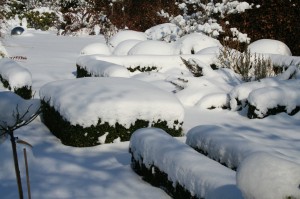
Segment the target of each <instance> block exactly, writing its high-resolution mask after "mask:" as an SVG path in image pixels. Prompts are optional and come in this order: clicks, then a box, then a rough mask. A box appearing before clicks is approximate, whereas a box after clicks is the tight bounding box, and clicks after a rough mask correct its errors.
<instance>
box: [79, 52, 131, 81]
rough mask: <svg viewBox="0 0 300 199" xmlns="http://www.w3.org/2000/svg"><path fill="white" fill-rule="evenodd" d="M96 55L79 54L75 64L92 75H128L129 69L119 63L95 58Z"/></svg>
mask: <svg viewBox="0 0 300 199" xmlns="http://www.w3.org/2000/svg"><path fill="white" fill-rule="evenodd" d="M96 58H97V56H81V57H79V58H78V59H77V61H76V63H77V66H79V67H80V68H82V69H83V70H85V71H86V72H88V73H89V74H90V75H91V76H93V77H129V76H130V74H129V71H128V70H127V69H126V68H125V67H124V66H121V65H118V64H114V63H111V62H106V61H101V60H97V59H96Z"/></svg>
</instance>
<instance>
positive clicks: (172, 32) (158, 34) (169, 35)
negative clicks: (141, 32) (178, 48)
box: [145, 23, 183, 42]
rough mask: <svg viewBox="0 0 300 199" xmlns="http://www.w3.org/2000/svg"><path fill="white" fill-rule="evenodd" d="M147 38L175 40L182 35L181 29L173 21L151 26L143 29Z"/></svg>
mask: <svg viewBox="0 0 300 199" xmlns="http://www.w3.org/2000/svg"><path fill="white" fill-rule="evenodd" d="M145 33H146V35H147V38H148V39H149V40H159V41H166V42H173V41H176V40H178V39H179V38H180V36H182V34H183V33H182V30H180V28H179V27H178V26H176V25H175V24H173V23H164V24H159V25H156V26H153V27H151V28H149V29H148V30H146V31H145Z"/></svg>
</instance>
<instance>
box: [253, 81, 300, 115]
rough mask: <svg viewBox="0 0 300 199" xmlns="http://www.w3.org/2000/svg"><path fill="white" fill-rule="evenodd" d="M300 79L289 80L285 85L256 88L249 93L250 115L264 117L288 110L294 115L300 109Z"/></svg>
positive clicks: (287, 111)
mask: <svg viewBox="0 0 300 199" xmlns="http://www.w3.org/2000/svg"><path fill="white" fill-rule="evenodd" d="M299 84H300V80H289V81H288V82H287V83H286V84H285V85H280V86H272V87H264V88H260V89H256V90H254V91H252V92H251V93H250V94H249V97H248V103H249V109H248V117H249V118H264V117H266V116H268V115H275V114H277V113H280V112H286V113H288V114H289V115H294V114H296V113H297V112H298V111H299V110H300V86H299Z"/></svg>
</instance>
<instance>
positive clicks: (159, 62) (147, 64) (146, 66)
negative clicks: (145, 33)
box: [76, 54, 215, 72]
mask: <svg viewBox="0 0 300 199" xmlns="http://www.w3.org/2000/svg"><path fill="white" fill-rule="evenodd" d="M181 58H183V59H185V60H188V59H190V58H193V59H198V60H201V61H202V62H204V63H206V64H208V65H210V64H213V63H214V60H215V55H214V54H205V55H180V56H179V55H165V56H161V55H130V56H103V55H86V56H81V57H78V59H77V61H76V64H77V65H79V66H80V67H81V68H83V67H84V66H86V63H88V62H89V61H90V60H89V59H91V60H101V61H105V62H110V63H114V64H117V65H121V66H124V67H125V68H127V69H128V70H129V71H131V72H134V71H137V70H139V71H149V70H154V71H158V72H166V71H169V70H174V69H179V70H184V71H188V69H187V68H186V66H185V65H184V63H183V62H182V59H181Z"/></svg>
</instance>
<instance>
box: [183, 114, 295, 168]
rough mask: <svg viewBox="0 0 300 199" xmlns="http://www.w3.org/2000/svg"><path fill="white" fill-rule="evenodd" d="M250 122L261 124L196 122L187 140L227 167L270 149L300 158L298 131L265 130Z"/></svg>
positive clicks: (235, 166)
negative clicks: (240, 124) (244, 125)
mask: <svg viewBox="0 0 300 199" xmlns="http://www.w3.org/2000/svg"><path fill="white" fill-rule="evenodd" d="M270 121H273V120H272V118H271V119H270ZM252 126H261V124H260V122H253V123H252V124H249V126H246V127H244V128H243V127H238V126H237V127H236V126H235V125H234V124H226V125H200V126H196V127H194V128H192V129H191V130H189V131H188V133H187V135H186V136H187V139H186V143H187V144H188V145H189V146H191V147H193V148H196V149H199V150H201V151H203V152H204V153H206V154H207V156H209V157H210V158H212V159H214V160H216V161H218V162H220V163H222V164H225V165H227V166H228V167H229V168H238V167H239V165H240V164H241V163H242V162H243V160H244V159H245V158H247V157H248V156H250V155H251V154H253V153H255V152H269V153H272V154H276V155H280V156H281V157H285V158H288V159H289V160H293V161H297V162H298V163H299V162H300V160H299V158H297V157H298V156H299V155H300V154H299V151H298V148H299V147H296V145H295V144H293V142H294V140H295V139H296V140H297V139H299V138H300V137H299V135H295V134H291V131H290V130H289V129H288V128H286V129H285V130H284V131H280V132H275V131H272V132H264V131H263V130H260V129H259V128H254V127H252ZM272 138H273V139H272ZM233 143H234V144H233Z"/></svg>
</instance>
